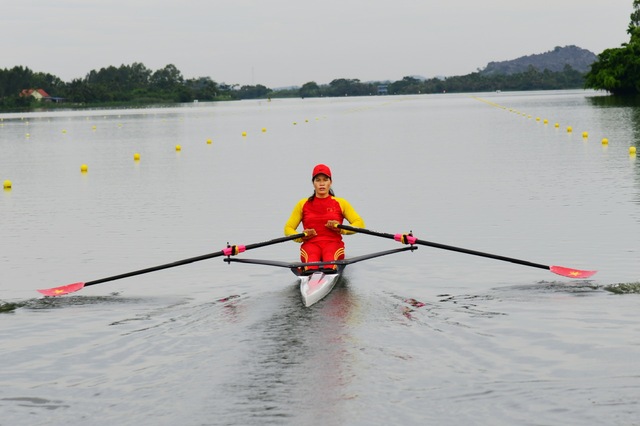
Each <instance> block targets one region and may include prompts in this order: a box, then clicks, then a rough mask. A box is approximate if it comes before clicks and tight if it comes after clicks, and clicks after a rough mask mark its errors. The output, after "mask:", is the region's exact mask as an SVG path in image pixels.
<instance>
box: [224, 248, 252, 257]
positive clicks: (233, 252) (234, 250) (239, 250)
mask: <svg viewBox="0 0 640 426" xmlns="http://www.w3.org/2000/svg"><path fill="white" fill-rule="evenodd" d="M246 250H247V247H246V246H243V245H239V246H236V245H233V246H230V245H227V247H225V248H223V249H222V253H223V254H224V255H225V256H235V255H237V254H240V253H243V252H245V251H246Z"/></svg>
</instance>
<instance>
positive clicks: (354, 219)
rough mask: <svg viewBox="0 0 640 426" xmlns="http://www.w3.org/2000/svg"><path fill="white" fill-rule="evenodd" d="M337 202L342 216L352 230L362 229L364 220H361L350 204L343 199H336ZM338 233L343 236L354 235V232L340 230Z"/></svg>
mask: <svg viewBox="0 0 640 426" xmlns="http://www.w3.org/2000/svg"><path fill="white" fill-rule="evenodd" d="M337 200H338V203H340V208H342V215H343V216H344V218H345V219H347V220H348V221H349V223H350V224H351V226H353V227H354V228H364V220H362V218H361V217H360V215H359V214H358V212H356V211H355V209H354V208H353V207H351V204H350V203H349V202H348V201H347V200H345V199H344V198H337ZM340 233H341V234H344V235H349V234H355V232H353V231H347V230H346V229H341V230H340Z"/></svg>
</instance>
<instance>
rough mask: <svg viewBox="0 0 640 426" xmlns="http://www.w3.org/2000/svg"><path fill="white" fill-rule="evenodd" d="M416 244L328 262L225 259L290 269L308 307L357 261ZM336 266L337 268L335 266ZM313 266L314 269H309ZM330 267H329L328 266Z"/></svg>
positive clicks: (319, 299)
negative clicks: (298, 281)
mask: <svg viewBox="0 0 640 426" xmlns="http://www.w3.org/2000/svg"><path fill="white" fill-rule="evenodd" d="M417 249H418V247H416V246H408V247H401V248H396V249H392V250H385V251H379V252H375V253H370V254H365V255H362V256H356V257H351V258H348V259H341V260H332V261H327V262H292V263H289V262H281V261H277V260H266V259H245V258H235V257H226V258H224V259H223V260H224V261H225V262H227V263H231V262H234V263H249V264H254V265H267V266H279V267H282V268H287V269H290V270H291V272H293V274H294V275H296V276H297V277H298V278H299V280H300V296H301V297H302V302H303V303H304V305H305V306H306V307H309V306H312V305H314V304H316V303H318V302H319V301H321V300H322V299H324V298H325V297H326V296H327V295H328V294H329V293H331V290H333V288H334V287H335V285H336V284H337V283H338V282H339V281H340V277H342V274H343V272H344V270H345V268H346V267H347V265H351V264H353V263H356V262H361V261H363V260H368V259H373V258H376V257H381V256H387V255H389V254H394V253H400V252H403V251H414V250H417ZM334 266H335V269H334V268H333V267H334ZM309 267H312V268H313V269H309ZM327 267H329V268H327Z"/></svg>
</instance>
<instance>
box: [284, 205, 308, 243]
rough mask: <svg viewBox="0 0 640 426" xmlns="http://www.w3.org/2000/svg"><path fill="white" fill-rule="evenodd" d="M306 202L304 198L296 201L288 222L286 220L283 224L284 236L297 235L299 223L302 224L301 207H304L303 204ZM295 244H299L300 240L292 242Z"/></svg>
mask: <svg viewBox="0 0 640 426" xmlns="http://www.w3.org/2000/svg"><path fill="white" fill-rule="evenodd" d="M306 202H307V199H306V198H303V199H302V200H300V201H298V203H297V204H296V205H295V207H294V208H293V211H292V212H291V216H290V217H289V220H287V223H285V224H284V235H287V236H288V235H294V234H297V233H298V231H297V229H298V226H299V225H300V222H302V207H303V206H304V203H306ZM293 241H295V242H297V243H301V242H302V238H298V239H295V240H293Z"/></svg>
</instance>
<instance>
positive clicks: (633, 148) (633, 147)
mask: <svg viewBox="0 0 640 426" xmlns="http://www.w3.org/2000/svg"><path fill="white" fill-rule="evenodd" d="M629 154H631V155H636V147H635V146H630V147H629Z"/></svg>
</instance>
